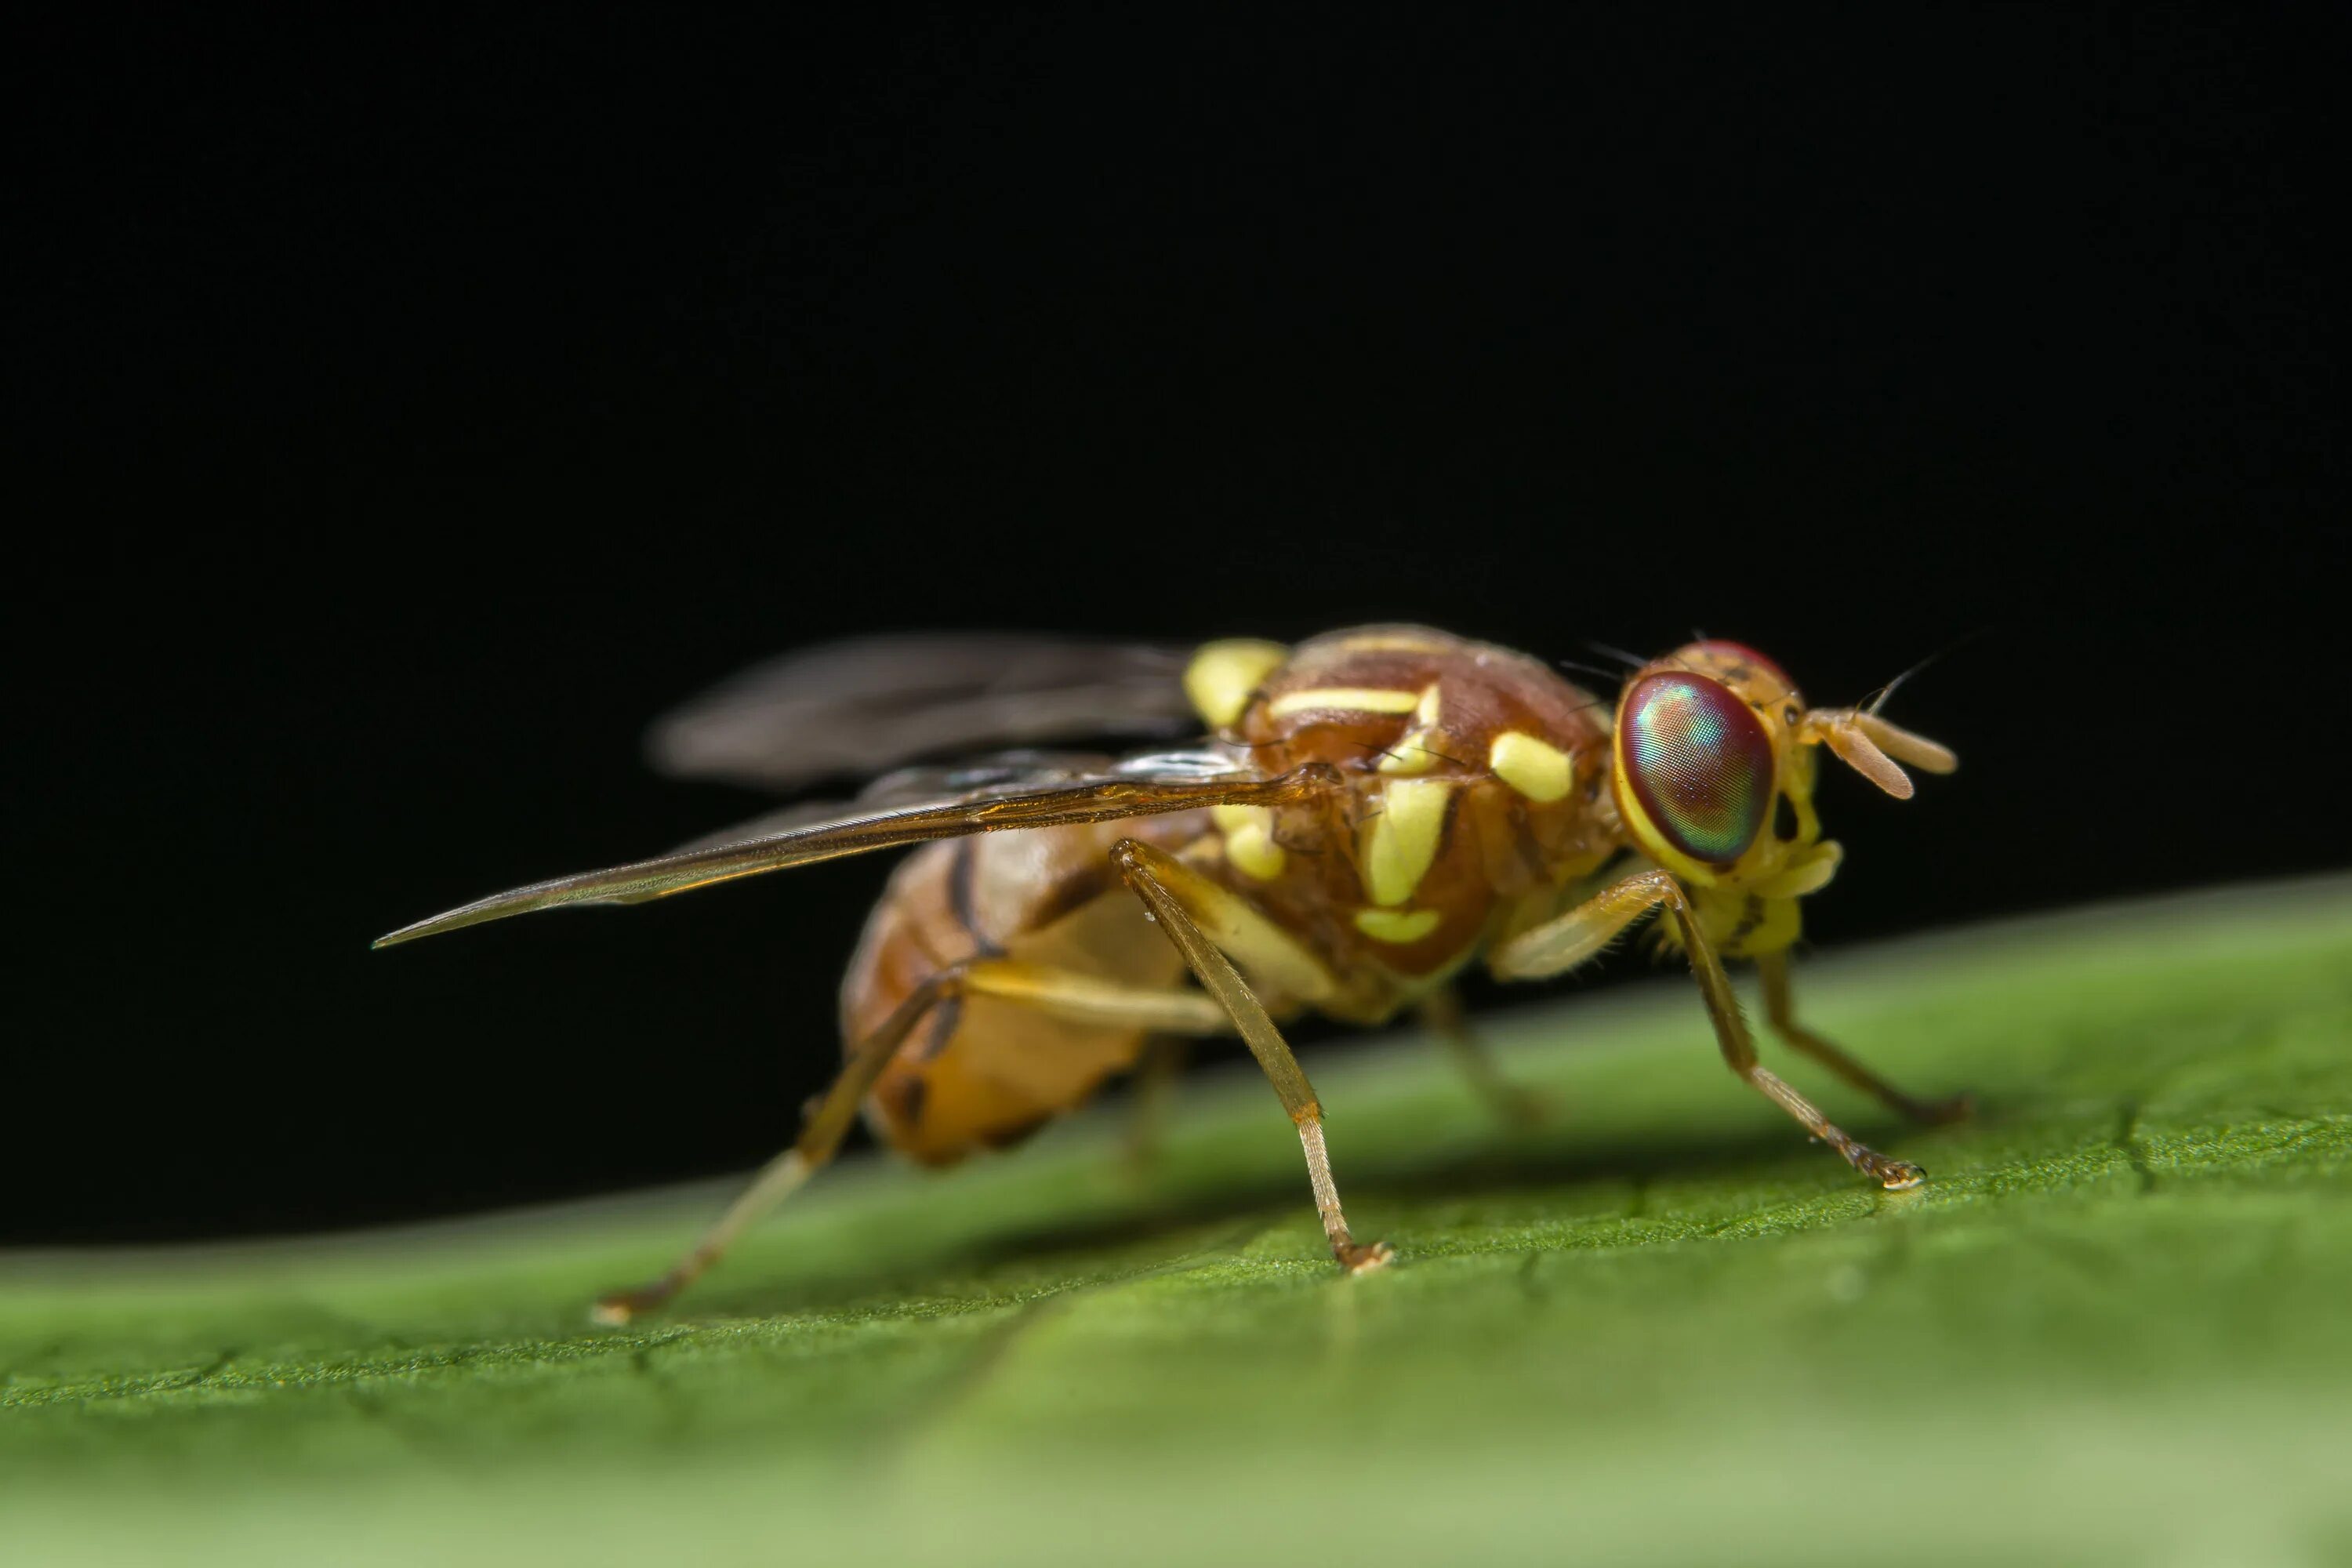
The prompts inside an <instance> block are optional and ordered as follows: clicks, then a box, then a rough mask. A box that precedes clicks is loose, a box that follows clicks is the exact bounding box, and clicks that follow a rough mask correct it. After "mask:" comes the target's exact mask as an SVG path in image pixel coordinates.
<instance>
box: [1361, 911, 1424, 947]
mask: <svg viewBox="0 0 2352 1568" xmlns="http://www.w3.org/2000/svg"><path fill="white" fill-rule="evenodd" d="M1438 920H1439V915H1438V913H1437V911H1436V910H1357V911H1356V929H1357V930H1358V931H1362V932H1363V933H1364V934H1365V935H1366V936H1368V937H1370V938H1371V939H1372V940H1373V941H1374V942H1392V943H1394V944H1395V945H1397V946H1399V947H1402V946H1404V945H1405V944H1407V943H1409V942H1419V941H1420V940H1421V939H1422V938H1423V937H1425V936H1427V935H1428V934H1429V933H1430V932H1431V931H1435V930H1436V929H1437V922H1438Z"/></svg>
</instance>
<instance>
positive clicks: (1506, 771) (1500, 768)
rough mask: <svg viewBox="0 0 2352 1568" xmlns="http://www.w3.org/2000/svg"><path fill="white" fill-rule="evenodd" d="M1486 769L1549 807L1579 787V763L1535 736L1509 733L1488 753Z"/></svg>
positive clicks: (1531, 798) (1501, 737) (1505, 732)
mask: <svg viewBox="0 0 2352 1568" xmlns="http://www.w3.org/2000/svg"><path fill="white" fill-rule="evenodd" d="M1486 766H1487V768H1488V769H1489V770H1490V771H1491V772H1492V773H1494V775H1495V776H1496V778H1498V779H1500V780H1502V781H1503V782H1504V783H1505V784H1508V785H1510V786H1511V787H1512V788H1513V789H1515V790H1517V791H1518V792H1519V793H1520V794H1521V795H1526V796H1527V797H1528V799H1529V800H1532V801H1539V802H1542V803H1544V804H1546V805H1549V804H1550V803H1551V802H1553V801H1556V800H1566V799H1567V798H1568V792H1569V790H1570V788H1572V787H1573V786H1574V785H1575V783H1576V763H1575V760H1574V759H1573V758H1571V757H1570V755H1569V754H1568V753H1567V752H1563V751H1561V750H1560V749H1559V747H1558V746H1555V745H1552V744H1551V743H1550V742H1546V741H1538V740H1537V739H1536V738H1535V737H1534V736H1533V735H1527V734H1522V733H1520V732H1519V731H1517V730H1506V731H1503V732H1502V733H1501V734H1499V735H1497V736H1496V737H1495V743H1494V744H1493V745H1492V746H1490V747H1488V748H1487V749H1486Z"/></svg>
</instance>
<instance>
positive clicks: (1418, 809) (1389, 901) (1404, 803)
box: [1362, 779, 1454, 907]
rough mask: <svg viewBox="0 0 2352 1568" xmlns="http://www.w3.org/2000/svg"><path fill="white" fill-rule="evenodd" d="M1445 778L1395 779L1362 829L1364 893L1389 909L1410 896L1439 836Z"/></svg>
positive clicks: (1447, 786) (1447, 789) (1449, 784)
mask: <svg viewBox="0 0 2352 1568" xmlns="http://www.w3.org/2000/svg"><path fill="white" fill-rule="evenodd" d="M1453 793H1454V784H1453V781H1452V780H1450V779H1399V780H1397V781H1396V783H1394V784H1390V785H1389V786H1388V787H1387V788H1386V789H1385V790H1383V791H1382V792H1381V814H1380V815H1379V816H1376V817H1374V818H1372V820H1371V823H1370V826H1367V827H1366V829H1365V831H1364V842H1363V854H1362V860H1363V868H1364V890H1365V891H1366V892H1367V893H1369V894H1370V895H1371V900H1372V902H1374V903H1376V904H1381V905H1383V906H1388V907H1393V906H1395V905H1397V904H1401V903H1402V902H1404V901H1405V900H1407V899H1409V898H1411V897H1412V890H1413V889H1415V888H1417V887H1419V886H1421V879H1422V878H1423V876H1425V875H1427V874H1428V871H1429V868H1430V866H1431V864H1432V863H1433V862H1434V861H1435V860H1436V858H1437V847H1438V844H1439V842H1440V841H1441V840H1442V839H1444V837H1445V806H1446V802H1447V801H1448V800H1449V799H1450V798H1451V797H1452V795H1453Z"/></svg>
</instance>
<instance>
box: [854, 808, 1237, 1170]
mask: <svg viewBox="0 0 2352 1568" xmlns="http://www.w3.org/2000/svg"><path fill="white" fill-rule="evenodd" d="M1205 825H1206V824H1205V816H1203V815H1202V814H1198V813H1182V814H1178V815H1174V816H1157V817H1150V818H1143V819H1139V820H1137V821H1132V822H1114V823H1097V824H1089V825H1087V826H1076V827H1054V828H1036V829H1029V830H1024V831H1017V832H1007V833H988V834H982V835H979V836H977V837H971V838H960V839H953V840H949V841H946V842H942V843H938V844H931V845H926V846H924V847H922V848H920V849H918V850H916V851H915V852H914V853H913V854H912V855H910V856H909V857H908V858H907V859H906V861H905V862H904V863H903V864H901V865H900V866H899V868H898V870H897V872H895V873H894V874H893V875H892V877H891V879H890V883H889V887H888V889H887V891H885V893H884V894H883V897H882V900H881V902H880V903H879V904H877V906H876V908H875V910H874V913H873V915H872V917H871V918H870V919H869V920H868V921H866V931H865V935H864V936H863V937H862V938H861V939H860V940H859V942H858V944H857V951H856V954H855V955H854V956H853V957H852V958H851V960H850V963H849V970H848V973H847V974H846V976H845V978H844V980H843V982H842V989H841V1029H842V1039H843V1047H844V1049H845V1051H846V1050H847V1049H849V1048H850V1047H853V1046H854V1045H855V1043H856V1041H858V1040H860V1039H863V1038H865V1037H866V1036H867V1035H869V1034H870V1033H872V1032H873V1031H874V1030H875V1029H876V1028H877V1027H878V1026H880V1025H881V1023H882V1022H883V1020H884V1019H886V1018H887V1017H888V1016H889V1015H890V1012H891V1010H892V1009H893V1008H895V1007H897V1006H898V1005H899V1004H900V1003H901V1002H903V1001H905V1000H906V998H907V996H908V994H910V993H911V992H912V991H913V990H914V988H915V987H916V986H917V985H919V984H921V983H922V982H923V981H924V980H925V979H927V978H929V976H930V975H932V974H935V973H939V972H940V970H943V969H945V968H947V967H948V966H950V965H951V964H954V963H961V962H962V961H964V960H966V959H974V958H989V957H1008V958H1017V959H1021V960H1023V961H1024V962H1027V963H1036V964H1044V965H1050V966H1053V967H1055V968H1061V969H1069V970H1075V971H1077V972H1079V973H1085V974H1088V975H1092V976H1095V977H1097V978H1100V979H1104V980H1111V981H1117V982H1118V983H1120V984H1127V985H1134V986H1139V987H1146V988H1150V989H1154V990H1172V989H1175V988H1177V987H1178V986H1180V985H1181V984H1183V983H1184V973H1185V972H1184V961H1183V959H1182V958H1181V956H1180V955H1179V954H1178V953H1177V952H1176V950H1175V948H1174V947H1173V946H1171V944H1170V943H1169V942H1168V940H1167V938H1166V937H1164V936H1162V935H1161V934H1160V932H1159V931H1157V930H1156V929H1155V928H1154V927H1153V926H1152V925H1151V923H1150V921H1147V920H1145V919H1144V918H1143V909H1142V905H1141V904H1140V903H1139V902H1138V901H1137V900H1136V899H1135V897H1134V895H1133V894H1131V893H1129V891H1128V889H1127V887H1126V884H1125V883H1123V882H1122V881H1121V880H1120V879H1119V877H1118V871H1117V870H1116V868H1113V866H1112V865H1111V862H1110V848H1111V846H1112V845H1114V844H1116V843H1118V840H1119V839H1121V838H1125V837H1135V838H1143V839H1147V840H1150V841H1151V842H1153V843H1157V844H1160V845H1161V846H1163V847H1175V846H1178V845H1181V844H1182V843H1184V842H1187V841H1189V840H1190V839H1192V838H1194V837H1199V835H1200V834H1201V833H1202V831H1203V829H1204V827H1205ZM1143 1043H1144V1035H1143V1033H1142V1031H1140V1030H1133V1029H1120V1028H1106V1027H1102V1026H1091V1025H1082V1024H1072V1023H1066V1022H1063V1021H1061V1020H1059V1019H1056V1018H1053V1017H1049V1016H1045V1014H1042V1013H1039V1012H1037V1011H1036V1010H1035V1009H1034V1008H1031V1007H1027V1006H1024V1005H1020V1004H1018V1003H1014V1002H1009V1001H1005V1000H1003V999H1002V998H999V997H992V996H963V997H950V998H949V999H948V1000H946V1001H944V1002H942V1003H940V1005H938V1006H937V1007H935V1008H934V1009H933V1010H932V1012H931V1016H929V1017H928V1018H925V1019H923V1020H921V1021H920V1022H919V1023H918V1024H917V1026H915V1029H914V1032H913V1033H912V1034H911V1035H909V1036H908V1038H907V1042H906V1044H904V1045H903V1046H901V1047H899V1048H898V1055H897V1057H896V1058H894V1059H893V1060H892V1061H891V1063H890V1065H889V1066H888V1067H887V1068H885V1069H884V1070H883V1074H882V1077H881V1079H879V1080H878V1081H877V1083H876V1085H875V1088H874V1091H873V1093H872V1094H871V1095H870V1096H868V1097H867V1100H866V1120H867V1121H868V1122H869V1124H870V1125H872V1127H873V1128H874V1130H875V1131H876V1133H877V1135H878V1136H880V1137H881V1138H883V1139H885V1140H886V1141H887V1142H889V1143H890V1144H891V1146H892V1147H894V1148H896V1149H898V1151H900V1152H902V1153H905V1154H907V1155H908V1156H909V1157H910V1158H913V1159H915V1160H919V1161H920V1162H922V1163H925V1164H930V1165H945V1164H950V1163H954V1162H955V1161H958V1160H961V1159H962V1158H963V1157H964V1156H965V1155H967V1154H970V1153H971V1152H973V1151H975V1150H978V1149H996V1148H1003V1147H1004V1146H1006V1145H1008V1144H1011V1143H1014V1142H1019V1141H1020V1140H1021V1139H1023V1138H1024V1137H1026V1136H1027V1135H1028V1134H1030V1133H1032V1132H1034V1131H1036V1130H1037V1129H1038V1128H1039V1127H1040V1126H1042V1125H1044V1124H1045V1122H1046V1121H1049V1120H1051V1119H1052V1118H1053V1117H1055V1115H1058V1114H1059V1113H1061V1112H1063V1111H1065V1110H1072V1109H1074V1108H1076V1106H1078V1105H1080V1104H1082V1103H1084V1102H1085V1100H1087V1098H1088V1097H1089V1096H1090V1095H1092V1094H1093V1092H1094V1091H1095V1089H1097V1088H1098V1087H1099V1086H1100V1085H1101V1083H1102V1081H1103V1080H1104V1079H1106V1078H1108V1077H1109V1076H1110V1075H1111V1074H1113V1073H1116V1072H1119V1071H1122V1070H1124V1069H1126V1068H1129V1067H1132V1066H1133V1065H1134V1064H1135V1061H1136V1058H1137V1057H1138V1056H1139V1054H1140V1053H1141V1051H1142V1048H1143Z"/></svg>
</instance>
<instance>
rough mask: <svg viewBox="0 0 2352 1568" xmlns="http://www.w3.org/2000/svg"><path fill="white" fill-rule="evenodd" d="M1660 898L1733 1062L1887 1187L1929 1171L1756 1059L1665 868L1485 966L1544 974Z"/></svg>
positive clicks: (1572, 960)
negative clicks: (1861, 1138)
mask: <svg viewBox="0 0 2352 1568" xmlns="http://www.w3.org/2000/svg"><path fill="white" fill-rule="evenodd" d="M1661 905H1664V908H1665V910H1666V912H1667V914H1668V915H1669V916H1670V917H1671V918H1672V919H1673V920H1674V921H1675V928H1676V931H1677V932H1678V934H1679V935H1680V936H1681V937H1682V942H1683V951H1684V952H1687V953H1689V954H1690V963H1691V975H1692V977H1693V978H1694V979H1696V981H1697V982H1698V990H1699V995H1700V996H1701V997H1702V998H1703V999H1704V1000H1705V1001H1706V1011H1707V1016H1708V1017H1709V1018H1710V1019H1712V1020H1713V1022H1714V1024H1715V1037H1716V1041H1717V1044H1718V1045H1720V1046H1721V1047H1723V1059H1724V1060H1725V1062H1727V1064H1729V1066H1730V1068H1731V1070H1732V1071H1733V1072H1736V1073H1738V1075H1739V1076H1740V1077H1741V1078H1742V1079H1746V1080H1747V1081H1748V1084H1749V1085H1750V1086H1751V1087H1752V1088H1754V1089H1756V1091H1757V1092H1758V1093H1759V1094H1761V1095H1763V1096H1764V1097H1765V1098H1766V1099H1767V1100H1770V1101H1771V1102H1772V1103H1773V1104H1775V1105H1777V1106H1779V1107H1780V1109H1781V1110H1785V1111H1787V1112H1788V1113H1789V1114H1790V1116H1791V1117H1793V1118H1794V1119H1795V1120H1796V1121H1797V1123H1798V1124H1799V1125H1800V1126H1801V1127H1803V1128H1804V1130H1805V1131H1808V1132H1810V1133H1811V1134H1812V1135H1813V1136H1814V1137H1816V1138H1818V1139H1820V1140H1821V1141H1822V1142H1824V1143H1827V1144H1828V1145H1829V1146H1830V1147H1831V1148H1832V1149H1834V1150H1836V1151H1837V1152H1838V1153H1839V1154H1840V1155H1842V1156H1843V1157H1844V1159H1845V1161H1846V1163H1848V1164H1850V1165H1852V1166H1853V1168H1854V1169H1855V1170H1857V1171H1860V1172H1861V1173H1863V1174H1864V1175H1866V1176H1869V1177H1871V1178H1873V1179H1874V1180H1875V1181H1876V1182H1878V1183H1879V1184H1880V1185H1882V1186H1885V1187H1886V1188H1888V1189H1890V1190H1899V1189H1901V1188H1904V1187H1916V1186H1917V1185H1918V1184H1920V1183H1921V1182H1923V1181H1925V1180H1926V1179H1927V1173H1926V1172H1925V1171H1922V1170H1921V1169H1920V1168H1919V1167H1918V1166H1916V1165H1914V1164H1912V1163H1910V1162H1909V1161H1907V1160H1890V1159H1888V1158H1887V1157H1886V1156H1885V1155H1884V1154H1881V1153H1880V1152H1877V1151H1876V1150H1874V1149H1872V1148H1870V1147H1868V1146H1867V1145H1865V1144H1864V1143H1861V1142H1857V1141H1856V1140H1854V1139H1853V1138H1852V1137H1849V1136H1848V1135H1847V1134H1846V1133H1845V1132H1844V1131H1842V1130H1840V1129H1839V1128H1838V1127H1836V1126H1835V1125H1834V1124H1832V1122H1831V1121H1830V1120H1829V1118H1828V1117H1826V1116H1823V1115H1822V1113H1821V1112H1820V1110H1816V1109H1815V1108H1814V1106H1813V1103H1812V1101H1811V1100H1807V1099H1806V1098H1805V1097H1804V1096H1803V1095H1801V1094H1799V1093H1798V1092H1797V1091H1796V1090H1795V1089H1792V1088H1790V1086H1789V1085H1788V1084H1787V1083H1786V1082H1784V1081H1783V1080H1782V1079H1780V1077H1779V1076H1778V1075H1777V1074H1774V1073H1771V1072H1769V1071H1767V1070H1766V1069H1765V1068H1764V1067H1763V1066H1762V1065H1761V1064H1760V1063H1759V1062H1758V1061H1757V1059H1756V1042H1755V1041H1754V1040H1752V1039H1750V1038H1749V1037H1748V1022H1747V1020H1746V1019H1745V1018H1743V1017H1742V1016H1740V1013H1739V998H1738V996H1736V995H1735V994H1733V993H1732V989H1731V979H1730V977H1729V976H1728V975H1727V974H1726V973H1724V972H1723V961H1722V960H1721V959H1719V958H1717V956H1716V953H1715V947H1714V944H1712V943H1711V942H1708V941H1707V940H1706V933H1705V932H1704V931H1700V930H1699V925H1698V918H1697V914H1696V911H1695V910H1692V908H1691V903H1690V899H1689V896H1688V895H1687V894H1685V892H1684V891H1683V887H1682V884H1681V883H1680V882H1677V881H1675V879H1674V878H1673V877H1672V876H1670V875H1668V874H1667V873H1666V872H1664V871H1661V870H1648V871H1637V872H1635V873H1634V874H1633V875H1632V876H1630V877H1627V878H1625V879H1623V880H1622V881H1619V882H1615V883H1612V885H1611V886H1609V887H1606V888H1603V889H1601V891H1600V892H1598V893H1595V894H1594V895H1593V896H1592V897H1591V898H1590V899H1587V900H1585V901H1584V902H1583V903H1581V904H1579V905H1578V906H1577V907H1576V908H1574V909H1572V910H1569V911H1568V912H1567V913H1566V914H1563V915H1560V916H1558V917H1557V918H1555V919H1552V920H1549V921H1545V922H1544V923H1543V924H1542V925H1539V926H1538V927H1536V928H1535V929H1534V930H1532V931H1523V932H1521V933H1520V934H1519V935H1517V936H1515V937H1513V938H1511V939H1510V940H1509V941H1508V942H1504V943H1503V944H1502V945H1501V946H1500V947H1498V948H1496V950H1495V951H1494V952H1493V954H1492V955H1491V956H1490V957H1489V958H1488V959H1487V967H1488V968H1490V969H1491V970H1493V972H1494V973H1495V975H1496V978H1497V979H1502V980H1542V979H1547V978H1549V976H1551V975H1555V974H1559V973H1563V972H1564V971H1567V970H1569V969H1572V968H1574V967H1575V966H1576V965H1577V964H1580V963H1583V962H1584V961H1585V960H1586V959H1589V958H1591V957H1592V956H1593V955H1594V954H1596V953H1598V952H1601V949H1603V948H1605V947H1607V946H1608V945H1609V944H1610V943H1611V942H1614V941H1615V940H1616V939H1617V938H1618V937H1619V936H1621V935H1622V934H1623V933H1624V931H1625V930H1626V928H1627V927H1629V926H1631V925H1632V924H1633V922H1634V921H1638V920H1640V919H1641V918H1642V917H1643V915H1646V914H1648V913H1649V912H1650V911H1651V910H1654V909H1657V908H1658V907H1659V906H1661Z"/></svg>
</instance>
